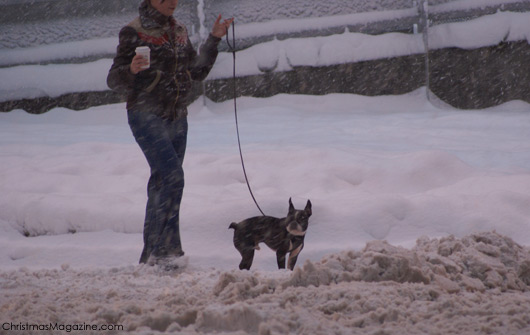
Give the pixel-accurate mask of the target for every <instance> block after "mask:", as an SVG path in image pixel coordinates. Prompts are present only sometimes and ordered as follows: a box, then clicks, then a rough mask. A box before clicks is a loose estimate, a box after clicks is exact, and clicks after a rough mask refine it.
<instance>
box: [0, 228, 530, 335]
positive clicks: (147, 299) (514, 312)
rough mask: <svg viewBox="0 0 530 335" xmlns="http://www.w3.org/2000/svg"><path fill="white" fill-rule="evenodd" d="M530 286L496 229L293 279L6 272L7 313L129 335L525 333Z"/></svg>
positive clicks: (355, 257)
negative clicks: (119, 330)
mask: <svg viewBox="0 0 530 335" xmlns="http://www.w3.org/2000/svg"><path fill="white" fill-rule="evenodd" d="M529 285H530V251H529V250H528V248H523V247H521V246H519V245H517V244H516V243H515V242H513V240H511V239H509V238H507V237H505V236H502V235H499V234H497V233H495V232H490V233H482V234H474V235H470V236H466V237H464V238H462V239H458V238H455V237H452V236H450V237H447V238H443V239H440V240H438V239H432V240H431V239H428V238H421V239H419V240H418V242H417V244H416V247H414V248H413V249H411V250H408V249H404V248H401V247H396V246H392V245H390V244H388V243H386V242H383V241H374V242H370V243H368V244H367V246H366V247H365V249H364V250H362V251H344V252H341V253H338V254H333V255H329V256H327V257H325V258H324V259H323V260H321V261H319V262H310V261H307V262H306V263H305V264H304V265H303V266H302V267H298V268H296V269H295V271H294V272H289V271H285V270H283V271H275V272H261V271H251V272H248V271H239V270H232V271H219V270H207V271H204V270H196V269H193V268H185V269H184V270H182V271H181V272H180V273H176V274H169V275H168V274H164V273H159V272H157V270H156V269H153V268H151V267H148V266H127V267H118V268H112V269H97V268H92V269H90V268H89V269H84V270H79V269H73V268H71V267H70V266H69V265H68V264H64V265H63V266H62V267H61V268H60V269H56V270H38V271H35V270H29V269H27V268H21V269H19V270H17V271H9V272H0V288H1V289H2V293H3V294H2V297H1V298H0V309H1V310H2V316H3V317H4V320H9V321H10V322H12V323H14V324H19V323H25V322H28V323H30V324H49V323H50V322H52V323H55V322H58V323H59V324H70V325H72V324H89V325H121V326H123V327H124V330H125V331H127V333H129V334H151V333H152V332H157V333H162V334H174V333H176V332H178V333H179V334H186V335H192V334H208V333H212V332H215V333H217V334H234V335H235V334H238V335H243V334H259V335H268V334H271V335H272V334H318V335H320V334H322V335H328V334H330V332H332V333H334V334H339V335H340V334H352V333H355V334H375V333H377V334H395V335H410V334H438V333H440V334H441V331H442V330H443V333H444V334H470V335H472V334H484V333H487V334H524V333H526V332H527V331H528V329H529V328H530V317H529V315H530V294H529V291H528V289H529V288H530V286H529ZM1 332H2V330H0V333H1ZM83 333H86V334H96V333H97V332H90V331H84V332H83Z"/></svg>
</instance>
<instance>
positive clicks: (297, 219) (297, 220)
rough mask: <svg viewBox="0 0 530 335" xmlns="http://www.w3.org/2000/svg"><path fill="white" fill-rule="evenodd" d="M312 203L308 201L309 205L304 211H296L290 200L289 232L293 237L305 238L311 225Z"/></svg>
mask: <svg viewBox="0 0 530 335" xmlns="http://www.w3.org/2000/svg"><path fill="white" fill-rule="evenodd" d="M311 214H312V211H311V201H310V200H307V204H306V206H305V208H304V209H303V210H299V209H295V208H294V206H293V202H292V201H291V199H289V213H288V214H287V218H286V220H287V227H286V229H287V231H288V232H289V234H291V235H295V236H304V235H305V232H306V230H307V226H308V225H309V217H310V216H311Z"/></svg>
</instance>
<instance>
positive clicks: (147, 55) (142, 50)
mask: <svg viewBox="0 0 530 335" xmlns="http://www.w3.org/2000/svg"><path fill="white" fill-rule="evenodd" d="M135 51H136V54H137V55H140V56H142V57H143V58H144V59H146V60H147V65H144V66H142V69H148V68H149V65H150V64H151V50H150V49H149V47H138V48H136V50H135Z"/></svg>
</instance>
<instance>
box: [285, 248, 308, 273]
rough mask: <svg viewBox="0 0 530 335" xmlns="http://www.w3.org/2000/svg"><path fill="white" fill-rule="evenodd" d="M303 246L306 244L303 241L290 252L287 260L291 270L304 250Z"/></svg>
mask: <svg viewBox="0 0 530 335" xmlns="http://www.w3.org/2000/svg"><path fill="white" fill-rule="evenodd" d="M303 248H304V244H303V243H302V244H300V245H299V246H298V248H296V249H294V250H293V251H291V253H290V254H289V261H288V262H287V266H288V267H289V270H293V269H294V266H295V264H296V260H297V259H298V254H299V253H300V251H302V249H303Z"/></svg>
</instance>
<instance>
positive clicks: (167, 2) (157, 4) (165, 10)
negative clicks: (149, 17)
mask: <svg viewBox="0 0 530 335" xmlns="http://www.w3.org/2000/svg"><path fill="white" fill-rule="evenodd" d="M178 3H179V0H151V6H153V8H154V9H156V10H157V11H159V12H160V13H161V14H162V15H164V16H172V15H173V12H175V9H176V8H177V4H178Z"/></svg>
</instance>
